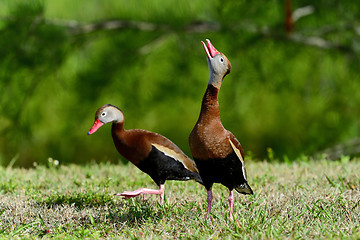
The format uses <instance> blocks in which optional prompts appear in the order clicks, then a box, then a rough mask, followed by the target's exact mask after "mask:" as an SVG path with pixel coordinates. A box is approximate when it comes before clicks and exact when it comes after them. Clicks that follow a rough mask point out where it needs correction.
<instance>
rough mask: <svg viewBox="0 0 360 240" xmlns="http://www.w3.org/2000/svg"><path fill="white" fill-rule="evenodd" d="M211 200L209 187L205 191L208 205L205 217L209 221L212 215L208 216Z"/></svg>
mask: <svg viewBox="0 0 360 240" xmlns="http://www.w3.org/2000/svg"><path fill="white" fill-rule="evenodd" d="M212 200H213V196H212V191H211V188H210V190H208V191H207V203H208V207H207V213H206V218H207V219H209V220H210V221H211V220H212V217H211V216H210V211H211V204H212Z"/></svg>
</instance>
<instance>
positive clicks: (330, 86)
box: [0, 0, 360, 166]
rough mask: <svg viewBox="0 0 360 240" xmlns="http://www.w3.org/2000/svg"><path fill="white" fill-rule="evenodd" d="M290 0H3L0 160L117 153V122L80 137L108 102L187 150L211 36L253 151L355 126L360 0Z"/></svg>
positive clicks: (231, 110) (312, 140) (228, 95)
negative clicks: (228, 67) (228, 66)
mask: <svg viewBox="0 0 360 240" xmlns="http://www.w3.org/2000/svg"><path fill="white" fill-rule="evenodd" d="M287 2H290V1H287ZM291 3H292V5H291V6H290V8H289V10H290V12H291V13H292V14H290V17H289V16H287V17H286V14H285V12H286V11H285V10H286V9H285V6H286V4H285V3H284V1H280V0H276V1H267V2H251V1H217V0H213V1H200V0H197V1H169V2H166V3H165V2H163V1H159V0H151V1H147V2H146V3H143V2H142V1H131V2H129V1H107V2H106V3H101V4H99V3H98V2H97V1H76V2H74V1H61V3H60V2H54V1H42V2H36V1H9V2H6V1H5V2H3V3H0V6H1V8H2V9H3V10H2V11H1V12H0V13H1V20H0V33H1V38H0V56H1V57H0V93H1V98H0V102H1V104H0V110H1V112H2V114H1V115H0V122H1V123H2V124H1V125H0V133H1V134H0V162H2V163H3V164H7V163H8V162H10V161H11V159H14V157H16V158H17V157H18V158H19V159H18V160H17V164H19V165H24V166H29V165H31V164H32V162H34V161H36V162H44V161H46V159H47V158H48V157H53V158H57V159H59V160H60V161H61V162H77V163H85V162H88V161H91V160H96V161H102V160H110V161H117V159H119V156H118V154H117V152H116V151H115V149H114V147H113V144H112V140H111V137H110V133H109V132H110V127H108V126H105V127H103V128H104V129H101V130H100V131H99V132H98V133H96V134H95V135H92V136H86V133H87V131H88V129H89V128H90V127H91V125H92V122H93V118H94V113H95V111H96V109H97V108H98V107H100V106H102V105H103V104H107V103H111V104H114V105H116V106H118V107H120V108H121V109H122V110H123V111H124V114H125V118H126V128H142V129H147V130H151V131H156V132H159V133H161V134H163V135H165V136H167V137H168V138H170V139H171V140H173V141H174V142H175V143H176V144H178V145H179V146H180V147H181V148H182V149H183V150H184V151H185V152H186V153H187V154H189V155H190V151H189V147H188V135H189V133H190V131H191V129H192V127H193V126H194V124H195V122H196V120H197V117H198V114H199V111H200V102H201V98H202V95H203V93H204V90H205V88H206V83H207V78H208V76H207V74H208V71H207V63H206V60H205V53H204V50H203V49H202V46H201V43H200V41H201V40H205V39H206V38H209V39H211V41H212V42H213V44H214V45H215V47H216V48H217V49H218V50H220V51H222V52H223V53H225V54H226V55H227V57H228V58H229V60H230V61H231V63H232V66H233V67H232V71H231V73H230V74H229V75H228V76H227V77H226V78H225V80H224V83H223V86H222V88H221V91H220V113H221V117H222V121H223V124H224V126H225V127H226V128H227V129H229V130H231V131H232V132H233V133H234V134H235V135H236V136H237V138H238V139H239V140H240V141H241V143H242V145H243V147H244V148H245V151H246V152H248V153H249V152H251V153H252V154H253V155H254V156H255V157H257V158H262V157H264V156H265V155H266V152H267V151H266V149H267V148H269V147H270V148H272V149H273V151H274V152H275V154H276V155H277V156H278V157H282V156H289V157H294V156H298V155H301V154H312V153H314V152H317V151H319V150H322V149H325V148H327V147H329V146H332V145H334V144H336V143H339V142H342V141H345V140H347V139H351V138H354V137H356V136H358V134H359V119H360V118H359V117H360V111H359V107H358V106H359V102H360V92H359V91H357V89H359V87H360V81H359V80H360V76H359V52H360V42H359V35H360V30H359V29H360V24H359V23H360V14H359V13H360V11H359V6H358V4H356V3H355V2H351V1H350V2H344V1H342V2H341V1H339V2H333V3H328V2H327V1H316V2H313V1H305V0H302V1H296V2H295V1H293V2H291ZM140 6H141V7H140ZM291 17H292V19H291ZM286 24H290V25H288V28H286V27H285V26H284V25H286ZM289 26H290V27H289ZM286 29H287V31H286Z"/></svg>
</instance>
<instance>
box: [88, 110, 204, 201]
mask: <svg viewBox="0 0 360 240" xmlns="http://www.w3.org/2000/svg"><path fill="white" fill-rule="evenodd" d="M110 122H112V129H111V135H112V138H113V141H114V144H115V147H116V149H117V150H118V152H119V153H120V154H121V155H122V156H123V157H125V158H126V159H127V160H129V161H130V162H132V163H133V164H134V165H135V166H137V167H138V168H139V169H140V170H141V171H143V172H145V173H147V174H148V175H149V176H150V177H151V178H152V179H153V180H154V182H155V183H156V184H157V185H158V186H159V189H158V190H153V189H147V188H141V189H138V190H135V191H125V192H123V193H119V194H116V195H118V196H122V197H124V198H132V197H136V196H138V195H143V196H144V194H158V195H160V203H161V204H162V203H163V201H164V190H165V186H164V184H165V181H166V180H181V181H186V180H190V179H194V180H196V181H197V182H200V183H202V180H201V177H200V176H199V174H198V170H197V168H196V164H195V162H194V161H193V160H191V159H190V158H189V157H188V156H186V155H185V154H184V153H183V152H182V151H181V150H180V148H179V147H177V146H176V145H175V144H174V143H173V142H171V141H170V140H169V139H167V138H166V137H164V136H162V135H160V134H157V133H153V132H149V131H145V130H141V129H132V130H125V129H124V114H123V113H122V111H121V110H120V109H119V108H117V107H115V106H113V105H110V104H107V105H104V106H102V107H101V108H99V109H98V110H97V111H96V113H95V122H94V125H93V126H92V128H91V129H90V131H89V132H88V134H93V133H94V132H96V131H97V130H98V129H99V128H100V127H101V126H102V125H104V124H106V123H110Z"/></svg>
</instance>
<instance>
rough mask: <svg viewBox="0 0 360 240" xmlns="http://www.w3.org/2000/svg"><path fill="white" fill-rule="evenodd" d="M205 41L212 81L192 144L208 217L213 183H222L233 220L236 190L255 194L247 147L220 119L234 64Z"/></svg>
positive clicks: (195, 128)
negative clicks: (222, 96)
mask: <svg viewBox="0 0 360 240" xmlns="http://www.w3.org/2000/svg"><path fill="white" fill-rule="evenodd" d="M206 43H207V44H205V43H204V42H202V44H203V46H204V48H205V52H206V56H207V61H208V65H209V82H208V86H207V89H206V92H205V95H204V97H203V100H202V104H201V111H200V116H199V119H198V121H197V123H196V125H195V127H194V129H193V130H192V132H191V134H190V136H189V144H190V149H191V152H192V155H193V157H194V160H195V163H196V166H197V167H198V169H199V173H200V176H201V178H202V180H203V183H204V186H205V188H206V190H207V202H208V209H207V214H206V217H207V218H209V219H211V217H210V216H209V214H210V211H211V204H212V198H213V197H212V190H211V189H212V185H213V184H214V183H221V184H223V185H224V186H226V187H227V188H228V189H229V191H230V194H229V205H230V220H231V221H232V220H233V216H232V212H233V204H234V194H233V189H234V188H235V190H236V191H238V192H239V193H242V194H253V191H252V189H251V188H250V186H249V185H248V183H247V180H246V170H245V163H244V150H243V148H242V147H241V145H240V142H239V141H238V140H237V139H236V137H235V136H234V135H233V134H232V133H231V132H230V131H228V130H226V129H225V128H224V127H223V125H222V123H221V120H220V113H219V102H218V93H219V89H220V86H221V83H222V81H223V79H224V77H225V76H226V75H227V74H228V73H229V72H230V69H231V64H230V61H229V60H228V59H227V58H226V56H225V55H224V54H222V53H220V52H219V51H217V50H216V49H215V47H214V46H213V45H212V44H211V42H210V41H209V40H208V39H207V40H206Z"/></svg>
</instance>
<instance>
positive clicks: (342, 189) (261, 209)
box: [0, 159, 360, 239]
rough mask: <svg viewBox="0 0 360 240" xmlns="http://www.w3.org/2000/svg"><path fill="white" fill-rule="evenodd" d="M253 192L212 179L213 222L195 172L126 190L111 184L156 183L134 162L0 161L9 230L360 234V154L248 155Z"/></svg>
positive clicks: (209, 235) (0, 230)
mask: <svg viewBox="0 0 360 240" xmlns="http://www.w3.org/2000/svg"><path fill="white" fill-rule="evenodd" d="M247 169H248V175H249V176H248V178H249V183H250V184H251V186H252V187H253V189H254V191H255V195H253V196H243V195H240V194H237V193H236V194H235V205H234V210H235V214H234V217H235V219H236V220H235V221H234V222H229V221H228V202H227V196H228V192H227V190H226V189H225V187H223V186H220V185H215V186H214V205H213V211H212V216H213V218H214V221H213V222H208V221H206V220H205V217H204V216H205V211H206V191H205V189H204V188H203V187H202V186H200V185H198V184H197V183H196V182H175V181H169V182H167V183H166V189H165V204H164V205H163V206H161V205H159V204H158V200H159V199H158V197H157V196H150V197H149V196H148V197H147V199H146V200H145V201H143V200H142V199H141V198H140V197H139V198H135V199H129V200H123V199H121V198H118V197H114V196H113V194H114V193H117V192H121V191H124V190H134V189H136V188H140V187H144V186H146V187H150V188H155V187H156V186H155V184H153V183H152V181H151V180H150V178H149V177H148V176H147V175H145V174H143V173H141V172H140V171H139V170H137V169H136V168H135V167H134V166H133V165H131V164H129V165H112V164H89V165H88V166H77V165H69V166H61V165H60V166H55V165H53V164H50V166H37V167H36V168H33V169H19V168H0V236H1V237H2V238H7V237H12V238H45V239H46V238H62V239H73V238H127V239H142V238H146V239H150V238H155V239H173V238H185V239H193V238H195V239H198V238H200V239H223V238H242V239H249V238H251V239H253V238H255V239H264V238H295V239H299V238H301V239H302V238H304V239H312V238H323V239H325V238H326V239H327V238H335V239H339V238H360V206H359V205H360V191H359V189H360V175H359V172H360V161H359V160H356V159H355V160H352V161H349V160H348V159H343V161H338V162H327V161H325V160H321V161H298V162H294V163H279V162H273V163H270V162H251V161H248V163H247Z"/></svg>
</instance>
